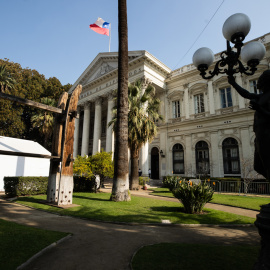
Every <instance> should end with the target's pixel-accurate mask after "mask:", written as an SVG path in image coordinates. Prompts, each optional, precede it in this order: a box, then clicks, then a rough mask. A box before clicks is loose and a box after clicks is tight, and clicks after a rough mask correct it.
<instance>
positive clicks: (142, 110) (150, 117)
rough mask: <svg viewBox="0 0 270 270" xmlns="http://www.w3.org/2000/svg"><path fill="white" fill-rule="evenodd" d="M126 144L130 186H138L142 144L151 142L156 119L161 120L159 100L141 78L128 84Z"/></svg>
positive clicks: (134, 187) (152, 89)
mask: <svg viewBox="0 0 270 270" xmlns="http://www.w3.org/2000/svg"><path fill="white" fill-rule="evenodd" d="M128 90H129V91H128V94H129V95H128V101H129V112H128V144H129V148H130V160H131V172H130V187H131V189H137V188H138V186H139V176H138V169H139V168H138V161H139V151H140V149H141V148H142V146H143V145H144V144H145V143H147V142H151V141H152V140H153V139H154V137H155V136H156V134H157V125H156V123H157V121H158V120H163V117H162V116H161V115H160V114H159V106H160V100H159V99H158V98H157V97H155V88H154V87H153V86H152V85H151V84H147V85H146V88H145V86H143V83H142V80H138V81H136V82H135V83H134V84H130V85H129V89H128Z"/></svg>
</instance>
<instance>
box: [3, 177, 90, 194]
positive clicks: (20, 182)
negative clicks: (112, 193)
mask: <svg viewBox="0 0 270 270" xmlns="http://www.w3.org/2000/svg"><path fill="white" fill-rule="evenodd" d="M73 180H74V189H73V190H74V192H94V191H95V180H94V178H91V179H87V178H85V177H79V176H74V177H73ZM47 187H48V177H36V176H32V177H31V176H27V177H26V176H17V177H15V176H14V177H7V176H6V177H4V189H5V194H6V195H7V196H8V197H16V196H26V195H38V194H46V193H47Z"/></svg>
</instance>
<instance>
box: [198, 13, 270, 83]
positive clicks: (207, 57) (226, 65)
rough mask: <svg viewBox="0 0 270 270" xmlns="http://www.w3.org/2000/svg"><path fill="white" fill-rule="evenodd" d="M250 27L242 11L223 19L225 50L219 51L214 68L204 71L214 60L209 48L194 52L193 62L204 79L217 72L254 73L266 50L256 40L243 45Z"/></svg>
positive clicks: (248, 20)
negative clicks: (218, 57)
mask: <svg viewBox="0 0 270 270" xmlns="http://www.w3.org/2000/svg"><path fill="white" fill-rule="evenodd" d="M250 27H251V23H250V19H249V18H248V16H247V15H245V14H242V13H236V14H234V15H232V16H230V17H229V18H228V19H227V20H226V21H225V23H224V25H223V29H222V32H223V36H224V37H225V39H226V40H227V50H226V51H223V52H222V53H221V55H220V57H221V59H220V60H219V61H217V63H216V65H215V67H214V70H213V71H209V72H208V73H209V74H207V73H206V71H207V70H208V68H209V66H210V65H211V64H212V63H213V62H214V54H213V52H212V51H211V50H210V49H209V48H206V47H203V48H200V49H198V50H197V51H196V52H195V53H194V55H193V64H194V65H195V66H196V67H197V69H198V70H199V71H200V75H201V76H202V77H203V78H204V79H211V78H213V77H214V76H215V75H218V74H227V75H228V76H232V75H234V74H235V73H238V72H240V73H244V74H246V75H253V74H254V73H255V71H256V70H257V68H256V66H257V65H258V64H259V62H260V60H262V59H263V57H264V55H265V52H266V50H265V47H264V45H263V44H262V43H260V42H258V41H253V42H250V43H248V44H247V45H245V46H244V47H243V45H244V44H243V41H244V39H245V37H246V35H247V34H248V33H249V30H250ZM230 43H233V44H234V45H235V46H234V48H232V47H231V45H230ZM242 47H243V48H242ZM239 57H241V59H242V60H243V61H244V62H246V63H247V66H246V67H245V66H244V65H243V63H242V62H241V61H240V60H239Z"/></svg>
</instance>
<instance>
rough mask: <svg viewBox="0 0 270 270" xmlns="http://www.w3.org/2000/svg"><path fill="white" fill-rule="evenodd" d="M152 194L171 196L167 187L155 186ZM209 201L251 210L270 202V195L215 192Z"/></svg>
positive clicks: (258, 208)
mask: <svg viewBox="0 0 270 270" xmlns="http://www.w3.org/2000/svg"><path fill="white" fill-rule="evenodd" d="M151 190H153V193H151V194H152V195H155V196H164V197H170V198H173V197H174V196H173V194H172V193H171V192H170V190H169V189H168V188H156V189H151ZM211 203H218V204H224V205H229V206H236V207H241V208H246V209H252V210H260V205H263V204H268V203H270V197H257V196H244V195H240V196H239V195H227V194H218V193H215V194H214V196H213V200H212V201H211Z"/></svg>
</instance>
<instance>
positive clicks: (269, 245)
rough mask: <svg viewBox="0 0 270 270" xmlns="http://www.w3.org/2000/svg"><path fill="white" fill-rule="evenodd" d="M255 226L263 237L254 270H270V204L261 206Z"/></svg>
mask: <svg viewBox="0 0 270 270" xmlns="http://www.w3.org/2000/svg"><path fill="white" fill-rule="evenodd" d="M254 224H255V226H256V227H257V228H258V231H259V234H260V236H261V250H260V254H259V258H258V261H257V262H256V264H255V265H254V268H253V270H270V204H266V205H262V206H261V210H260V213H259V214H258V215H257V219H256V221H255V223H254Z"/></svg>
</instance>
